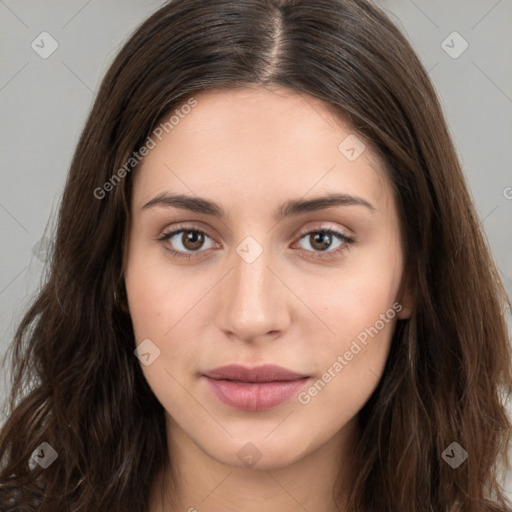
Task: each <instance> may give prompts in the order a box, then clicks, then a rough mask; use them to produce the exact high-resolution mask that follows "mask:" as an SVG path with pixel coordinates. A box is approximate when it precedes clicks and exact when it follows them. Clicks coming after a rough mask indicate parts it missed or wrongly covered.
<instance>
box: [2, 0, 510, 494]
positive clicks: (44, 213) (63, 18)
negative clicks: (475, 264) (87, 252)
mask: <svg viewBox="0 0 512 512" xmlns="http://www.w3.org/2000/svg"><path fill="white" fill-rule="evenodd" d="M205 1H207V0H205ZM378 3H379V5H381V6H382V7H383V8H384V9H385V10H386V11H387V12H388V14H389V15H390V16H391V19H392V20H393V21H394V22H395V23H396V24H397V25H398V27H399V28H400V29H401V30H402V31H403V32H404V33H405V35H406V36H407V37H408V39H409V41H410V42H411V44H412V45H413V47H414V48H415V50H416V51H417V53H418V54H419V56H420V58H421V60H422V62H423V63H424V65H425V68H426V69H427V70H428V71H429V74H430V76H431V78H432V80H433V82H434V85H435V87H436V90H437V92H438V94H439V97H440V99H441V102H442V105H443V108H444V111H445V114H446V118H447V121H448V124H449V126H450V129H451V132H452V135H453V138H454V141H455V144H456V147H457V151H458V153H459V156H460V159H461V162H462V165H463V168H464V172H465V174H466V176H467V179H468V182H469V186H470V188H471V192H472V195H473V197H474V201H475V204H476V206H477V209H478V212H479V215H480V219H481V222H482V224H483V227H484V229H485V232H486V234H487V236H488V239H489V243H490V246H491V248H492V251H493V254H494V257H495V259H496V263H497V265H498V268H499V269H500V273H501V276H502V278H503V280H504V283H505V285H506V287H507V290H508V292H509V294H512V258H511V257H510V254H511V250H512V237H511V232H512V230H511V229H510V224H511V221H512V165H511V164H512V152H511V151H510V149H511V147H512V144H511V143H512V30H511V27H512V0H414V1H412V0H383V1H379V2H378ZM161 4H162V2H161V1H160V0H159V1H156V0H145V1H142V0H123V1H121V0H101V1H100V0H89V1H87V0H66V1H64V0H61V1H57V0H44V1H43V0H0V48H2V53H1V56H0V59H1V60H0V116H1V123H0V130H1V136H0V144H1V151H0V173H1V176H0V230H1V253H0V261H1V267H0V322H1V326H2V329H1V335H0V358H1V357H2V356H3V354H4V353H5V351H6V349H7V345H8V343H9V342H10V340H11V337H12V335H13V332H14V329H15V326H16V324H17V322H18V321H19V320H20V319H21V315H22V313H23V311H24V309H25V308H26V305H27V303H28V301H29V299H30V297H31V296H32V295H33V293H34V291H35V290H36V289H37V287H38V285H39V284H40V281H41V279H42V278H43V277H44V274H43V271H44V249H45V243H46V241H45V237H46V236H49V231H48V228H49V227H51V225H52V224H51V221H52V219H53V218H54V216H55V213H56V211H57V210H58V206H59V200H60V196H61V193H62V190H63V186H64V182H65V178H66V173H67V171H68V166H69V164H70V161H71V157H72V153H73V150H74V147H75V145H76V142H77V140H78V137H79V134H80V131H81V129H82V127H83V124H84V122H85V118H86V116H87V114H88V111H89V109H90V107H91V106H92V102H93V100H94V96H95V93H96V91H97V90H98V86H99V83H100V81H101V78H102V76H103V75H104V73H105V71H106V70H107V68H108V65H109V64H110V62H111V61H112V59H113V57H114V56H115V54H116V52H117V51H118V49H119V48H120V46H121V44H122V43H123V42H124V41H125V40H126V39H127V38H128V37H129V35H130V33H131V32H132V31H133V29H135V27H136V26H137V25H138V24H139V23H140V22H141V21H143V20H144V19H145V18H146V17H148V16H149V15H150V14H151V13H152V12H154V11H155V10H156V9H157V8H158V7H159V6H160V5H161ZM454 31H455V32H458V34H460V36H458V35H457V34H455V35H453V32H454ZM42 32H48V33H49V34H50V35H51V38H53V39H54V40H55V41H56V42H57V44H58V48H57V49H56V50H55V52H54V53H52V54H51V55H50V56H48V57H47V58H42V56H41V55H40V54H43V55H44V52H48V51H49V50H50V49H51V44H52V41H51V39H50V38H49V36H40V34H41V33H42ZM41 39H43V42H41ZM33 41H34V43H33ZM443 41H444V43H443ZM465 42H467V45H468V48H467V49H466V50H465V51H464V52H463V53H461V51H462V50H463V49H464V47H465V45H466V43H465ZM32 44H34V45H38V46H35V48H33V47H32ZM38 52H39V53H38ZM459 54H460V55H459ZM7 382H8V375H3V376H2V379H0V402H1V401H3V398H4V397H5V396H6V392H7V386H8V384H7ZM1 414H2V413H1V412H0V423H1V422H2V417H1ZM506 488H507V489H508V491H509V493H510V494H511V496H512V479H510V478H509V479H507V484H506Z"/></svg>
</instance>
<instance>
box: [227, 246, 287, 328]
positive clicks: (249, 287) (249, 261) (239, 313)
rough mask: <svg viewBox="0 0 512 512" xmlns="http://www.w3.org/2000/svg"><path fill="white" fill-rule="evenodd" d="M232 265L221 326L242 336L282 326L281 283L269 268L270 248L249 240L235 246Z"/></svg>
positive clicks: (282, 298) (284, 305) (283, 313)
mask: <svg viewBox="0 0 512 512" xmlns="http://www.w3.org/2000/svg"><path fill="white" fill-rule="evenodd" d="M258 246H259V247H258ZM258 253H259V254H258ZM233 267H234V268H233V271H232V272H230V278H229V279H228V281H227V287H228V288H229V289H228V290H227V293H226V295H225V296H226V302H225V303H224V304H223V305H224V307H225V311H224V316H223V318H224V325H223V326H222V327H223V329H225V330H228V331H231V332H233V333H234V334H237V335H238V336H239V337H243V338H255V337H258V336H260V335H264V334H266V333H268V332H269V331H274V330H278V329H282V328H283V326H284V324H283V321H284V319H285V317H286V313H285V308H286V303H285V297H284V295H283V293H284V292H283V286H282V284H281V283H280V282H279V280H278V279H277V278H276V276H275V275H274V273H273V272H272V271H271V270H270V269H269V268H268V267H272V262H271V253H270V251H269V250H263V247H262V246H261V245H260V244H257V245H256V244H255V243H254V241H253V240H248V241H247V244H244V243H242V244H240V246H239V247H238V248H237V252H236V254H234V257H233Z"/></svg>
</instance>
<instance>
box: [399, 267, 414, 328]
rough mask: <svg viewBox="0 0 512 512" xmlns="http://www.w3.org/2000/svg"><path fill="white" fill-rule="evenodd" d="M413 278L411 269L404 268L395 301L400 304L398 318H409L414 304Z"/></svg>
mask: <svg viewBox="0 0 512 512" xmlns="http://www.w3.org/2000/svg"><path fill="white" fill-rule="evenodd" d="M414 290H415V279H413V273H412V269H406V270H405V271H404V275H403V277H402V282H401V283H400V288H399V290H398V294H397V297H396V301H397V302H398V303H399V304H400V305H401V306H402V309H401V310H400V311H399V313H398V315H397V317H398V319H399V320H407V319H409V318H411V315H412V314H413V312H414V309H415V306H416V300H415V299H416V294H415V292H414Z"/></svg>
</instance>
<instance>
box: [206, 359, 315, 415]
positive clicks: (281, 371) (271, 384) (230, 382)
mask: <svg viewBox="0 0 512 512" xmlns="http://www.w3.org/2000/svg"><path fill="white" fill-rule="evenodd" d="M203 378H204V379H205V381H206V383H207V385H208V389H209V390H210V391H212V392H213V394H214V395H215V396H216V397H217V398H218V399H219V400H220V401H221V402H222V403H224V404H225V405H228V406H230V407H233V408H235V409H240V410H243V411H264V410H267V409H271V408H273V407H276V406H278V405H280V404H282V403H284V402H286V401H287V400H288V399H289V398H290V397H291V396H292V395H293V394H295V393H297V392H298V391H299V390H300V389H301V388H302V387H303V386H304V385H305V383H306V382H307V380H308V379H309V376H307V375H303V374H299V373H296V372H292V371H291V370H287V369H286V368H283V367H281V366H275V365H263V366H259V367H256V368H247V367H245V366H240V365H234V364H233V365H227V366H221V367H219V368H215V369H214V370H210V371H208V372H206V373H204V374H203Z"/></svg>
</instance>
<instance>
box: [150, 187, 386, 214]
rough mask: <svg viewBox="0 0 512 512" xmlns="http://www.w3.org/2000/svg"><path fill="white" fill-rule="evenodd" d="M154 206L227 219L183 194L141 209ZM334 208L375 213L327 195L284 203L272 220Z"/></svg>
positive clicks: (355, 200) (348, 198) (356, 201)
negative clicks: (364, 210)
mask: <svg viewBox="0 0 512 512" xmlns="http://www.w3.org/2000/svg"><path fill="white" fill-rule="evenodd" d="M155 206H160V207H173V208H179V209H182V210H188V211H191V212H195V213H203V214H205V215H212V216H214V217H218V218H226V217H227V215H226V212H225V211H224V209H223V208H222V207H221V206H220V205H218V204H217V203H215V202H213V201H210V200H209V199H205V198H203V197H197V196H196V197H193V196H187V195H185V194H169V193H167V192H162V193H161V194H159V195H157V196H156V197H154V198H153V199H151V201H148V202H147V203H146V204H145V205H144V206H143V207H142V209H143V210H144V209H148V208H153V207H155ZM334 206H364V207H366V208H368V209H369V210H370V211H371V212H375V211H376V208H375V207H374V206H373V205H372V204H371V203H369V202H368V201H366V200H365V199H363V198H362V197H358V196H352V195H349V194H327V195H325V196H321V197H315V198H313V199H291V200H289V201H286V202H285V203H284V204H282V205H281V207H280V208H279V209H278V210H277V211H276V213H275V214H274V219H275V220H282V219H284V218H285V217H291V216H297V215H300V214H303V213H308V212H314V211H318V210H324V209H327V208H332V207H334Z"/></svg>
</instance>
